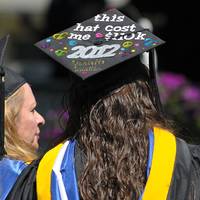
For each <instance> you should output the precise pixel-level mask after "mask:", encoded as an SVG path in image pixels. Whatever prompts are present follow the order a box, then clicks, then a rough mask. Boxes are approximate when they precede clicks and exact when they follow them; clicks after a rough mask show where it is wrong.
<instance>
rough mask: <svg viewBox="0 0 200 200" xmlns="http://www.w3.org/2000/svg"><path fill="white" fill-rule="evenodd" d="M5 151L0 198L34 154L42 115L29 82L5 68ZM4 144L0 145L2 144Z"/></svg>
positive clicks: (2, 161) (0, 175)
mask: <svg viewBox="0 0 200 200" xmlns="http://www.w3.org/2000/svg"><path fill="white" fill-rule="evenodd" d="M5 77H6V81H5V137H4V148H5V154H4V155H3V157H2V158H1V160H0V172H1V173H0V199H1V200H3V199H6V197H7V195H8V193H9V191H10V190H11V189H12V186H13V185H14V183H15V181H16V180H17V177H18V176H19V175H20V173H21V172H22V171H23V170H24V169H25V168H26V167H27V165H28V163H30V162H31V161H33V160H34V159H36V158H37V149H38V140H39V134H40V128H39V126H40V125H42V124H44V123H45V121H44V118H43V117H42V116H41V115H40V114H39V113H38V112H37V111H36V106H37V103H36V100H35V97H34V95H33V92H32V90H31V87H30V85H29V84H28V83H27V82H26V81H25V80H24V79H23V78H22V77H21V76H19V75H18V74H16V73H15V72H13V71H11V70H9V69H5ZM1 148H3V147H1Z"/></svg>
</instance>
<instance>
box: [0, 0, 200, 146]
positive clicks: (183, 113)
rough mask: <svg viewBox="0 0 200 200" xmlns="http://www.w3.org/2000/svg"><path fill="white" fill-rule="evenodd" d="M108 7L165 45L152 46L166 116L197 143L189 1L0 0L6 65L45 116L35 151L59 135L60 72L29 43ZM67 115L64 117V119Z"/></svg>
mask: <svg viewBox="0 0 200 200" xmlns="http://www.w3.org/2000/svg"><path fill="white" fill-rule="evenodd" d="M109 8H117V9H119V10H120V11H122V12H123V13H124V14H125V15H127V16H129V17H130V18H132V19H133V20H134V21H136V22H138V23H140V24H143V25H144V26H146V27H147V28H149V29H150V30H151V31H152V32H153V33H154V34H155V35H157V36H158V37H160V38H161V39H163V40H165V41H166V44H165V45H163V46H161V47H159V48H158V52H157V53H158V63H159V68H158V75H159V80H158V81H159V87H160V92H161V97H162V101H163V104H164V106H165V110H166V112H167V113H168V114H169V115H171V117H172V118H173V119H175V120H176V121H177V123H178V124H180V126H182V127H183V128H184V131H183V136H184V137H185V139H186V140H191V141H193V142H196V143H197V142H200V79H199V72H198V71H199V69H198V66H199V57H200V56H199V55H198V54H199V52H198V48H199V44H198V37H199V35H198V31H197V30H198V17H197V11H196V10H197V8H198V6H197V5H195V3H194V2H192V1H191V2H188V1H182V2H176V3H175V2H174V1H162V2H161V1H160V2H156V1H145V0H140V1H137V0H95V1H94V0H34V1H26V0H12V1H8V0H0V37H2V36H4V35H5V34H8V33H9V34H10V36H11V37H10V43H9V46H8V53H7V57H6V65H7V66H9V67H11V68H13V69H15V70H16V71H18V72H20V73H22V74H23V75H24V76H25V77H26V79H27V80H28V81H29V82H30V83H31V85H32V87H33V89H34V91H35V95H36V98H37V100H38V110H39V111H40V112H41V113H42V114H43V115H44V117H45V118H46V126H45V127H43V130H42V132H43V134H42V138H41V148H45V146H46V144H47V143H48V142H49V141H51V140H52V139H54V138H55V137H56V136H58V135H59V134H61V133H62V130H61V128H60V126H59V123H58V119H59V113H60V112H62V106H61V102H62V95H63V93H64V91H65V88H66V84H67V82H66V79H65V76H66V75H67V72H66V70H65V69H64V68H63V67H62V66H61V65H59V64H57V63H55V62H53V61H52V59H49V58H48V57H47V56H46V55H44V54H43V53H41V52H40V51H39V50H38V49H37V48H36V47H35V46H34V43H36V42H38V41H40V40H42V39H44V38H46V37H48V36H50V35H52V34H54V33H56V32H60V31H62V30H64V29H66V28H68V27H70V26H72V25H74V24H75V23H77V22H82V21H84V20H86V19H88V18H90V17H93V16H94V15H96V14H98V13H101V12H103V11H105V10H107V9H109ZM66 117H67V116H66Z"/></svg>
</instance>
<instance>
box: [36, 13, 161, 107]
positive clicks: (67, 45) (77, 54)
mask: <svg viewBox="0 0 200 200" xmlns="http://www.w3.org/2000/svg"><path fill="white" fill-rule="evenodd" d="M163 43H164V41H163V40H161V39H160V38H158V37H157V36H155V35H154V34H152V33H151V32H150V31H149V30H147V29H144V28H142V27H141V26H139V25H138V24H137V23H135V22H134V21H133V20H132V19H130V18H128V17H127V16H125V15H124V14H123V13H121V12H120V11H118V10H116V9H111V10H108V11H106V12H104V13H101V14H97V15H96V16H95V17H93V18H91V19H88V20H86V21H84V22H82V23H77V24H76V25H74V26H72V27H70V28H67V29H65V30H63V31H61V32H59V33H55V34H53V35H52V36H50V37H48V38H45V39H43V40H41V41H39V42H37V43H36V44H35V45H36V46H37V47H38V48H40V49H41V50H42V51H43V52H45V53H46V54H47V55H49V56H50V57H51V58H53V59H54V60H56V61H58V62H59V63H60V64H62V65H63V66H64V67H65V68H67V69H68V70H70V71H71V72H72V73H74V74H75V75H77V76H78V77H80V79H82V80H84V81H85V82H87V80H90V79H98V78H97V77H98V76H99V75H100V76H101V77H102V76H104V75H105V77H104V80H103V79H101V81H100V82H101V83H99V84H104V82H107V81H111V80H113V79H115V78H116V77H115V74H116V73H117V71H118V69H119V66H120V65H121V66H122V65H123V70H122V71H123V72H125V71H126V72H127V73H125V76H124V77H123V79H125V78H126V76H127V75H128V74H129V72H128V70H130V68H129V69H127V67H126V63H127V61H129V63H132V61H133V60H135V58H134V57H136V56H138V55H141V54H143V53H144V52H150V55H149V70H148V71H149V77H150V79H151V81H150V82H151V83H152V86H153V87H152V90H154V92H155V95H154V98H155V101H157V103H156V104H158V105H157V107H161V106H160V98H159V94H158V89H157V84H156V76H155V75H156V72H155V68H156V66H155V65H156V58H155V47H157V46H159V45H161V44H163ZM132 58H134V59H132ZM131 68H132V69H133V70H135V73H137V74H138V73H139V71H140V69H139V68H137V67H136V65H134V64H132V65H131ZM134 68H135V69H134ZM110 69H112V73H110V74H109V76H107V77H106V74H107V72H108V71H110ZM122 71H121V72H122ZM121 72H119V73H118V78H119V77H120V75H121V74H120V73H121ZM107 79H109V80H107ZM99 80H100V79H99ZM102 82H103V83H102ZM112 83H113V82H112ZM112 83H111V84H112ZM95 87H97V86H96V85H95ZM106 87H107V86H106ZM158 101H159V102H158ZM159 109H161V108H159Z"/></svg>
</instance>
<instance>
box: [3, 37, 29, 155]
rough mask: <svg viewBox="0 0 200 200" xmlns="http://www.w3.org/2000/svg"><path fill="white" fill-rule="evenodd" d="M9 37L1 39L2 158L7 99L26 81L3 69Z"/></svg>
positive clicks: (7, 69)
mask: <svg viewBox="0 0 200 200" xmlns="http://www.w3.org/2000/svg"><path fill="white" fill-rule="evenodd" d="M8 39H9V35H7V36H5V37H4V38H2V39H0V157H2V156H3V155H4V153H5V149H4V113H5V111H4V109H5V99H7V98H8V97H9V96H11V95H12V94H13V93H14V92H15V91H16V90H17V89H18V88H20V87H21V86H22V85H23V84H24V83H25V82H26V81H25V80H24V78H23V77H21V76H20V75H19V74H17V73H15V72H14V71H12V70H11V69H9V68H6V67H3V61H4V55H5V50H6V46H7V43H8Z"/></svg>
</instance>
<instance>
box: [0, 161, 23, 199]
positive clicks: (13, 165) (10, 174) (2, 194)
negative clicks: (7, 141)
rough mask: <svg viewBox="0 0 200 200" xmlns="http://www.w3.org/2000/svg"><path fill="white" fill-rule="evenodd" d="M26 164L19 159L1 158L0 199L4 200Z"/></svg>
mask: <svg viewBox="0 0 200 200" xmlns="http://www.w3.org/2000/svg"><path fill="white" fill-rule="evenodd" d="M26 166H27V164H25V163H24V162H23V161H21V160H12V159H9V158H5V157H4V158H3V159H2V160H1V161H0V200H4V199H5V198H6V197H7V195H8V193H9V192H10V190H11V189H12V187H13V185H14V183H15V181H16V180H17V177H18V176H19V175H20V174H21V172H22V170H23V169H24V168H25V167H26Z"/></svg>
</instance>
